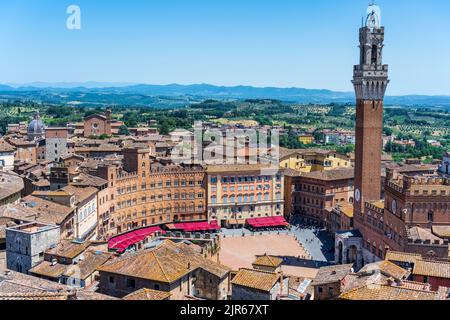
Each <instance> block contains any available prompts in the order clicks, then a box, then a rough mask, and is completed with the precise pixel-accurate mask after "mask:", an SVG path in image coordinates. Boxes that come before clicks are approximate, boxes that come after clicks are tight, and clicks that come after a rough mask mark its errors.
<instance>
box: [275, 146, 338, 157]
mask: <svg viewBox="0 0 450 320" xmlns="http://www.w3.org/2000/svg"><path fill="white" fill-rule="evenodd" d="M295 154H300V155H328V154H339V155H341V154H340V153H338V152H336V151H333V150H324V149H287V148H283V147H280V159H282V158H285V157H288V156H291V155H295ZM342 156H343V155H342Z"/></svg>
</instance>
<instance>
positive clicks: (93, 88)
mask: <svg viewBox="0 0 450 320" xmlns="http://www.w3.org/2000/svg"><path fill="white" fill-rule="evenodd" d="M0 91H1V92H7V93H14V92H18V93H19V92H20V93H24V92H36V91H39V92H50V93H61V94H62V93H64V92H72V93H73V92H80V93H90V94H96V93H98V94H102V95H104V94H108V93H109V94H116V95H142V96H151V97H158V96H167V97H177V96H180V97H181V96H191V97H195V98H210V99H278V100H283V101H292V102H298V103H332V102H335V103H353V102H354V100H355V95H354V93H353V92H338V91H331V90H326V89H304V88H277V87H252V86H232V87H226V86H215V85H210V84H193V85H180V84H168V85H150V84H128V83H104V82H84V83H77V82H75V83H45V82H36V83H30V84H25V85H0ZM385 102H386V104H391V105H392V104H401V105H443V106H450V96H426V95H406V96H387V97H386V99H385Z"/></svg>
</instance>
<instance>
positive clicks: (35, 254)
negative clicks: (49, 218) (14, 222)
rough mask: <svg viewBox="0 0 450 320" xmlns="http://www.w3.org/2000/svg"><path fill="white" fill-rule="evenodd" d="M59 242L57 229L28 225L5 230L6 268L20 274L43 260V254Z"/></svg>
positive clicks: (43, 225)
mask: <svg viewBox="0 0 450 320" xmlns="http://www.w3.org/2000/svg"><path fill="white" fill-rule="evenodd" d="M59 241H60V233H59V227H57V226H54V225H48V224H43V223H35V222H34V223H29V224H23V225H19V226H16V227H12V228H7V229H6V263H7V268H8V269H10V270H13V271H17V272H20V273H28V271H29V270H30V269H31V268H32V267H34V266H35V265H36V264H38V263H39V262H41V261H43V260H44V252H45V251H46V250H48V249H49V248H50V247H52V246H55V245H57V244H58V242H59Z"/></svg>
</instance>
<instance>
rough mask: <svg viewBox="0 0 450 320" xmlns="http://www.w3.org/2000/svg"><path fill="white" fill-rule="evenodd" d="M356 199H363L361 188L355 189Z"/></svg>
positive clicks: (357, 200)
mask: <svg viewBox="0 0 450 320" xmlns="http://www.w3.org/2000/svg"><path fill="white" fill-rule="evenodd" d="M355 200H356V202H359V201H361V191H359V189H356V190H355Z"/></svg>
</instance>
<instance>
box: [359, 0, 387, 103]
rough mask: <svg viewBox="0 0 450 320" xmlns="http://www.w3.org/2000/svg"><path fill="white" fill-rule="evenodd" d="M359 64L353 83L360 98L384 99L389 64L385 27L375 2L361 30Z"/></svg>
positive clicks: (370, 6) (368, 10) (370, 7)
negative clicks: (386, 61)
mask: <svg viewBox="0 0 450 320" xmlns="http://www.w3.org/2000/svg"><path fill="white" fill-rule="evenodd" d="M359 48H360V61H359V65H356V66H354V69H353V85H354V87H355V91H356V97H357V99H359V100H383V98H384V94H385V91H386V88H387V85H388V84H389V79H388V69H389V67H388V65H386V64H383V51H384V50H383V49H384V27H382V26H381V10H380V7H378V6H377V5H375V4H371V5H369V7H368V8H367V18H366V24H365V25H363V26H362V28H361V29H360V30H359Z"/></svg>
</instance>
